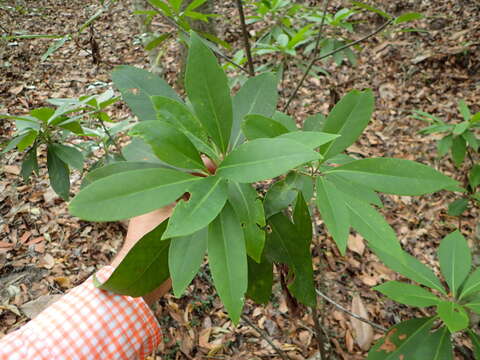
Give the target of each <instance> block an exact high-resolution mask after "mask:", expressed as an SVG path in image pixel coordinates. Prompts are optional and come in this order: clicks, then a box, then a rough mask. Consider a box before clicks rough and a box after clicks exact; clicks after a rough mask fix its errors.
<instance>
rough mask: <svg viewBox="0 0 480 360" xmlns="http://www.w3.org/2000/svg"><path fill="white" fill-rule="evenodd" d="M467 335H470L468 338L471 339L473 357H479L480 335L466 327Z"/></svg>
mask: <svg viewBox="0 0 480 360" xmlns="http://www.w3.org/2000/svg"><path fill="white" fill-rule="evenodd" d="M467 332H468V335H469V336H470V339H471V340H472V344H473V353H474V355H475V359H477V360H478V359H480V337H479V336H478V335H477V334H475V333H474V332H473V331H472V330H470V329H467Z"/></svg>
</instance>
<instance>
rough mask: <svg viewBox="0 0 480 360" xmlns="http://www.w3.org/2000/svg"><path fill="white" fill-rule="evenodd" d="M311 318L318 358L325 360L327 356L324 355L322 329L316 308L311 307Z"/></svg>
mask: <svg viewBox="0 0 480 360" xmlns="http://www.w3.org/2000/svg"><path fill="white" fill-rule="evenodd" d="M312 316H313V324H314V329H315V340H317V344H318V351H319V352H320V358H321V359H322V360H327V355H326V353H325V343H326V341H325V336H324V335H323V329H322V326H321V324H320V318H319V316H320V315H319V314H318V311H317V308H316V307H312Z"/></svg>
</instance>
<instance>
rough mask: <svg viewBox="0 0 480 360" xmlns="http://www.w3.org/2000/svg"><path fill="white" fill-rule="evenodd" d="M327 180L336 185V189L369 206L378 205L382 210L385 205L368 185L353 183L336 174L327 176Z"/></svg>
mask: <svg viewBox="0 0 480 360" xmlns="http://www.w3.org/2000/svg"><path fill="white" fill-rule="evenodd" d="M325 178H326V179H327V180H329V181H330V182H332V183H333V184H335V187H336V188H337V189H338V191H340V192H341V193H346V194H348V195H349V196H353V197H354V198H357V199H358V200H362V201H365V202H366V203H369V204H373V205H377V206H378V207H380V208H381V207H383V203H382V200H381V199H380V197H379V196H378V195H377V193H376V192H375V191H374V190H373V189H372V188H369V187H368V185H367V186H364V185H361V184H359V183H356V182H354V181H351V180H350V179H349V178H346V177H343V176H337V175H335V174H328V175H325Z"/></svg>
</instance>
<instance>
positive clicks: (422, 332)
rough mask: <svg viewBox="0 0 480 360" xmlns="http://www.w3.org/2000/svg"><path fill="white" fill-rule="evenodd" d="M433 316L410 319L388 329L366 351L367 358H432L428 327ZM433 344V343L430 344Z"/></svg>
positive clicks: (388, 359) (432, 350) (432, 320)
mask: <svg viewBox="0 0 480 360" xmlns="http://www.w3.org/2000/svg"><path fill="white" fill-rule="evenodd" d="M434 321H435V318H419V319H411V320H407V321H404V322H401V323H400V324H397V325H395V326H393V327H392V328H390V329H389V331H388V333H387V334H386V335H385V336H384V337H382V338H381V339H380V340H379V341H378V342H377V343H376V344H375V345H374V346H373V348H372V349H371V350H370V351H369V352H368V358H367V359H368V360H400V359H404V360H407V359H412V360H413V359H419V360H420V359H425V360H426V359H434V358H435V354H437V348H436V347H435V346H433V347H432V346H427V344H428V345H430V344H432V341H431V336H433V335H434V334H435V333H434V334H431V333H430V329H431V328H432V326H433V323H434ZM432 345H433V344H432Z"/></svg>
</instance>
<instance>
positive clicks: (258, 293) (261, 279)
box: [247, 257, 273, 304]
mask: <svg viewBox="0 0 480 360" xmlns="http://www.w3.org/2000/svg"><path fill="white" fill-rule="evenodd" d="M272 284H273V264H272V263H271V262H270V261H268V260H267V259H266V258H262V261H261V262H260V263H257V262H256V261H254V260H252V259H251V258H250V257H249V258H248V289H247V297H249V298H250V299H252V300H253V301H255V302H256V303H257V304H267V303H268V302H269V301H270V295H272Z"/></svg>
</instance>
